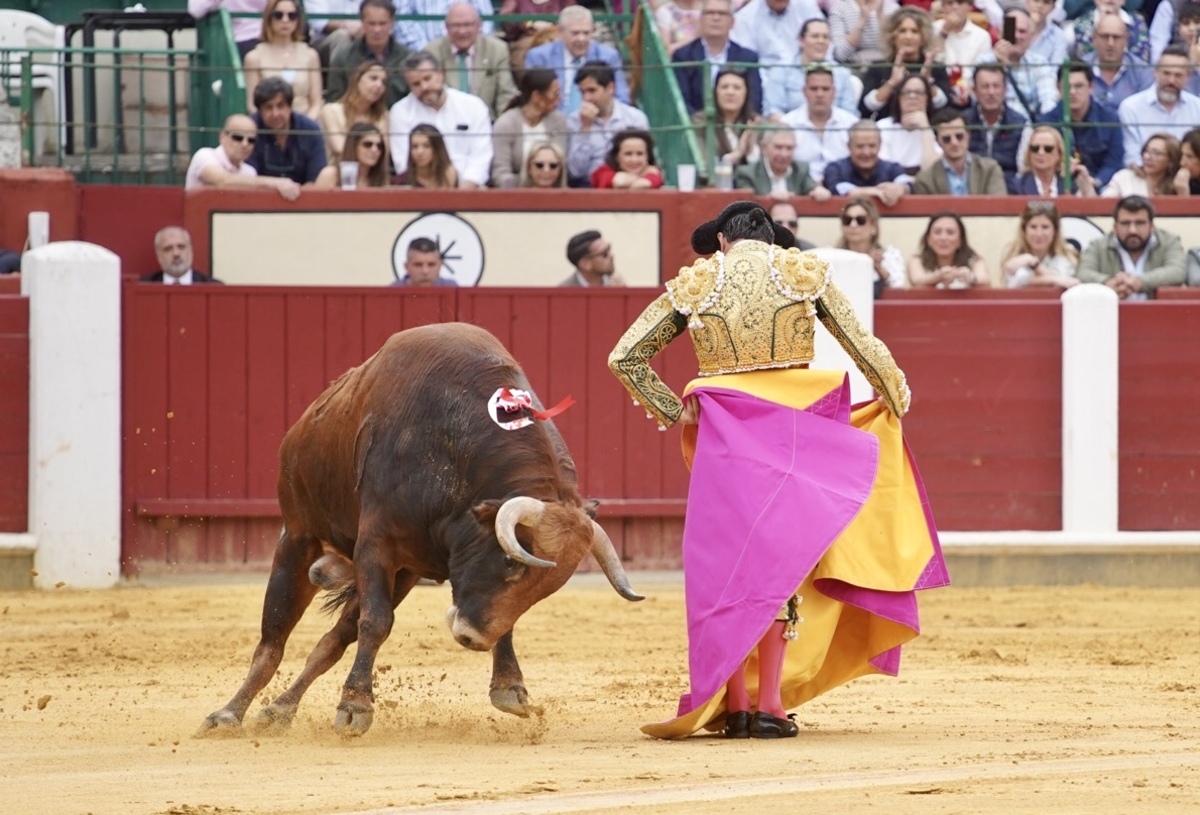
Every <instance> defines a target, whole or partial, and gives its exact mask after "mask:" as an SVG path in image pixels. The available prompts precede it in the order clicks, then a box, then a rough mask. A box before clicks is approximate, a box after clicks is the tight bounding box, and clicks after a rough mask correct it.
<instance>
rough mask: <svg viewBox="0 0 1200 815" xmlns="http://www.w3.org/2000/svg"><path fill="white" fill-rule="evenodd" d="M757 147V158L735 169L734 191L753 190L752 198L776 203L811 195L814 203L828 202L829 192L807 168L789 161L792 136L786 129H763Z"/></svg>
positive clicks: (791, 149)
mask: <svg viewBox="0 0 1200 815" xmlns="http://www.w3.org/2000/svg"><path fill="white" fill-rule="evenodd" d="M759 143H760V146H761V150H760V151H759V152H760V158H759V159H758V161H755V162H754V163H753V164H748V165H746V166H744V167H739V168H738V171H737V176H736V177H735V178H734V183H733V186H734V187H735V188H737V189H739V190H754V194H755V195H769V196H771V197H772V198H775V199H777V200H780V201H786V200H787V199H788V198H791V197H792V196H794V195H812V197H813V200H816V201H827V200H828V199H829V197H830V194H829V190H827V189H825V188H824V187H819V186H817V182H816V181H813V178H812V176H811V175H809V172H808V165H807V164H804V163H802V162H799V161H796V160H795V159H794V158H793V156H794V155H795V153H796V134H795V133H794V132H793V131H792V130H791V129H790V128H786V127H770V128H767V129H765V130H763V131H761V134H760V138H759Z"/></svg>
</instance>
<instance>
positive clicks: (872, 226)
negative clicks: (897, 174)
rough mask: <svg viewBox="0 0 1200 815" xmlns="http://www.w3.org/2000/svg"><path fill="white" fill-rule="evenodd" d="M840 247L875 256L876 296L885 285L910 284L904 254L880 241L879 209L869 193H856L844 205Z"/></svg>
mask: <svg viewBox="0 0 1200 815" xmlns="http://www.w3.org/2000/svg"><path fill="white" fill-rule="evenodd" d="M837 246H838V248H839V249H848V250H850V251H851V252H857V253H859V254H860V255H866V256H868V257H869V258H871V263H872V265H873V266H874V267H875V297H876V298H879V297H880V296H882V294H883V290H884V289H885V288H896V289H902V288H905V287H906V286H908V276H907V275H906V274H905V271H904V254H903V253H902V252H901V251H900V250H899V249H897V248H896V247H895V246H884V245H883V244H882V243H880V241H879V210H878V209H877V208H876V207H875V203H874V202H873V201H872V200H871V199H870V198H867V197H866V196H865V195H855V196H852V197H851V198H850V200H849V201H847V202H846V206H844V207H842V237H841V239H840V240H838V243H837Z"/></svg>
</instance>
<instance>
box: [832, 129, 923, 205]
mask: <svg viewBox="0 0 1200 815" xmlns="http://www.w3.org/2000/svg"><path fill="white" fill-rule="evenodd" d="M879 143H880V138H879V125H878V124H876V123H875V122H873V121H871V120H870V119H863V120H862V121H860V122H856V123H855V124H854V125H853V126H852V127H851V128H850V156H849V157H848V158H844V159H840V160H838V161H835V162H833V163H832V164H830V165H829V166H828V167H826V168H825V182H824V183H825V187H826V188H827V189H828V190H829V191H830V192H832V193H833V194H834V195H866V196H870V197H872V198H878V199H879V200H880V201H882V202H883V205H884V206H888V207H890V206H894V205H895V204H896V202H897V201H899V200H900V199H901V198H903V197H904V195H905V193H907V192H908V191H909V190H910V189H911V187H912V176H910V175H909V174H908V173H906V172H905V171H904V168H903V167H901V166H900V165H899V164H896V163H895V162H892V161H880V159H879Z"/></svg>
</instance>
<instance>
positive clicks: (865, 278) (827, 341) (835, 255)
mask: <svg viewBox="0 0 1200 815" xmlns="http://www.w3.org/2000/svg"><path fill="white" fill-rule="evenodd" d="M813 254H814V255H816V256H817V257H819V258H821V260H824V261H826V262H827V263H828V264H829V268H830V269H831V271H832V272H833V275H832V277H833V282H834V283H835V284H836V285H837V287H838V288H839V289H841V290H842V293H843V294H844V295H846V298H847V299H848V300H849V301H850V305H852V306H854V312H855V313H856V314H857V315H858V320H859V322H861V323H862V324H863V327H864V328H866V329H867V331H871V332H874V330H875V264H874V263H873V262H872V261H871V258H869V257H868V256H866V255H864V254H861V253H860V252H851V251H849V250H847V249H833V248H825V247H820V248H818V249H814V250H813ZM812 367H813V368H822V369H830V368H836V369H842V370H845V371H848V372H849V373H850V398H851V399H852V400H853V401H854V402H865V401H867V400H869V399H872V398H874V396H875V390H874V389H873V388H872V387H871V386H870V384H868V383H867V379H866V377H864V376H863V375H862V374H861V373H859V372H858V367H857V366H856V365H855V364H854V360H852V359H851V358H850V355H849V354H847V353H846V352H845V350H844V349H843V348H842V346H841V345H839V344H838V341H837V340H835V339H834V338H833V335H832V334H830V333H829V332H828V331H826V330H824V329H823V328H818V329H817V337H816V342H815V343H814V354H813V362H812Z"/></svg>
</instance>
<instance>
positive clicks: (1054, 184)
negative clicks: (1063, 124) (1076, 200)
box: [1013, 125, 1096, 198]
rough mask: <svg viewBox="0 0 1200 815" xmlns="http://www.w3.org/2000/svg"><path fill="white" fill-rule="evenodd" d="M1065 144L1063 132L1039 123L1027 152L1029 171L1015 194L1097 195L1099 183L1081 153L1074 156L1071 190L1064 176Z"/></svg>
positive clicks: (1024, 175) (1053, 196)
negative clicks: (1068, 189)
mask: <svg viewBox="0 0 1200 815" xmlns="http://www.w3.org/2000/svg"><path fill="white" fill-rule="evenodd" d="M1065 149H1066V146H1065V144H1064V143H1063V137H1062V133H1060V132H1059V131H1058V128H1056V127H1051V126H1050V125H1038V126H1037V127H1035V128H1034V129H1033V134H1032V135H1031V136H1030V137H1029V147H1028V148H1027V149H1026V151H1025V168H1026V169H1025V172H1023V173H1021V174H1020V175H1019V176H1017V180H1016V185H1015V187H1014V189H1013V194H1014V195H1036V196H1038V197H1039V198H1057V197H1058V196H1060V195H1071V194H1073V195H1076V196H1079V197H1081V198H1095V197H1096V186H1095V185H1094V184H1093V183H1092V174H1091V173H1089V172H1088V169H1087V167H1086V166H1084V163H1083V162H1082V161H1081V160H1080V159H1079V157H1078V156H1072V157H1071V160H1070V167H1071V189H1072V190H1073V192H1072V193H1068V192H1067V180H1066V176H1064V175H1063V151H1064V150H1065Z"/></svg>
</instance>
